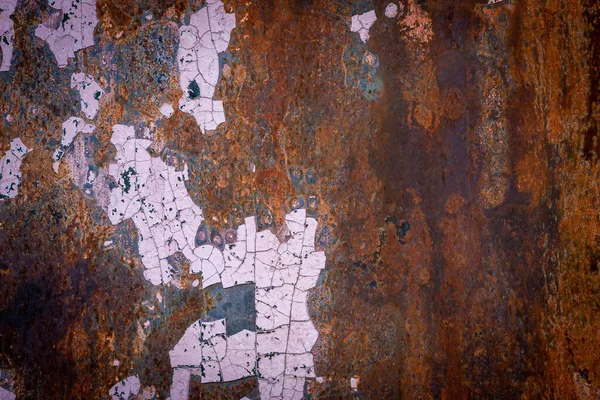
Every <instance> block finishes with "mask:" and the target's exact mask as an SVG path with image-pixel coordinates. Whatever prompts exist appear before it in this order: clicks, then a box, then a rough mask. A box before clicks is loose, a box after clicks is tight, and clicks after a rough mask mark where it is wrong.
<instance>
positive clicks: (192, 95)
mask: <svg viewBox="0 0 600 400" xmlns="http://www.w3.org/2000/svg"><path fill="white" fill-rule="evenodd" d="M233 28H235V14H233V13H226V12H225V9H224V8H223V3H222V2H221V1H220V0H208V1H207V5H206V6H205V7H203V8H201V9H200V10H199V11H198V12H196V13H194V14H192V15H191V17H190V24H189V25H184V26H182V27H180V28H179V48H178V50H177V66H178V68H179V86H180V87H181V90H182V91H183V94H184V95H183V97H182V98H181V99H180V100H179V109H180V110H181V111H183V112H186V113H188V114H191V115H192V116H194V118H195V119H196V123H197V124H198V126H199V127H200V129H202V132H204V133H206V131H209V130H214V129H216V128H217V126H218V125H219V124H221V123H222V122H225V112H224V110H223V102H222V101H219V100H214V99H213V96H214V93H215V88H216V86H217V83H218V82H219V53H222V52H224V51H225V50H226V49H227V46H228V45H229V39H230V36H231V31H232V30H233Z"/></svg>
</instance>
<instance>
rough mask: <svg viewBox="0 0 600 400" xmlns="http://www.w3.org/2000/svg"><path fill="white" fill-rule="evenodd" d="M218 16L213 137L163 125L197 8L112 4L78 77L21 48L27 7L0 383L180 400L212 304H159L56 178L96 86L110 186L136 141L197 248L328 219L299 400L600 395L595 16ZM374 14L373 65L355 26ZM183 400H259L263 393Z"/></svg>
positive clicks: (409, 1)
mask: <svg viewBox="0 0 600 400" xmlns="http://www.w3.org/2000/svg"><path fill="white" fill-rule="evenodd" d="M225 3H226V9H227V10H228V11H232V12H235V15H236V20H237V27H236V29H235V30H234V31H233V33H232V39H231V43H230V45H229V48H228V52H227V54H226V55H225V56H223V57H222V60H221V62H222V64H223V69H222V78H221V81H220V83H219V86H218V87H217V91H216V96H215V97H216V98H217V99H220V100H222V101H223V103H224V105H225V113H226V116H227V122H226V123H224V124H222V125H220V126H219V127H218V129H217V130H216V131H215V132H210V133H209V134H208V135H203V134H202V132H201V131H200V129H199V127H198V125H197V124H196V123H195V121H194V119H193V117H191V116H190V115H188V114H185V113H183V112H181V111H179V110H177V109H176V111H175V113H174V115H173V116H172V117H171V118H170V119H162V120H161V123H160V124H158V125H155V126H152V124H153V123H154V121H155V120H156V118H157V115H158V108H159V107H160V106H161V105H162V104H163V103H167V102H168V103H171V104H174V105H176V104H177V103H178V100H179V97H180V96H181V91H180V89H179V83H178V75H177V65H176V62H175V56H176V51H177V46H178V33H177V28H178V26H179V25H180V24H181V23H182V19H181V18H185V17H186V16H189V15H190V14H191V13H192V12H194V11H195V10H197V9H198V8H199V7H200V6H202V4H203V3H201V2H198V3H196V2H189V1H180V0H176V1H175V0H173V1H149V0H128V1H119V0H99V1H98V5H97V12H98V18H99V20H100V22H99V24H98V27H97V28H96V33H95V38H96V44H95V46H93V47H90V48H86V49H84V50H81V51H79V52H78V53H77V54H76V59H75V60H72V61H71V62H70V64H69V65H68V66H67V67H66V68H65V69H58V68H57V66H56V62H55V61H54V58H53V55H52V54H51V53H50V51H49V49H48V47H47V46H44V45H43V43H42V41H40V40H39V39H37V38H35V36H34V35H33V33H32V30H33V27H35V26H36V25H38V24H40V23H41V22H42V21H43V20H44V19H45V17H46V16H47V15H48V14H49V12H50V10H49V6H47V5H46V2H45V1H41V2H38V1H32V0H22V1H20V3H19V5H18V6H17V8H16V11H15V13H14V14H13V17H12V18H13V20H14V21H15V56H14V58H13V62H12V69H11V71H10V72H8V73H4V72H2V73H0V85H1V86H0V89H1V90H0V92H1V93H0V96H1V98H2V100H1V103H0V114H1V115H2V123H0V156H1V155H3V154H4V152H5V151H6V150H7V149H8V148H9V143H10V141H11V140H12V139H13V138H15V137H17V136H20V137H21V138H22V140H23V141H24V143H25V144H26V145H27V146H28V147H30V148H33V149H34V151H33V152H32V153H31V154H29V155H28V156H27V158H25V161H24V162H23V165H22V167H21V171H22V173H23V185H22V187H21V188H20V191H19V195H18V196H17V197H16V198H15V199H11V200H0V282H1V290H0V368H1V369H3V370H10V371H12V372H11V373H14V376H15V378H14V379H15V383H14V390H15V391H16V394H17V396H18V398H40V399H42V398H45V399H62V398H64V399H97V398H98V399H99V398H106V397H107V393H108V389H109V388H110V387H111V386H112V385H114V384H115V383H116V382H117V381H119V380H121V379H123V378H125V377H127V376H129V375H134V374H139V376H140V380H141V382H142V386H143V387H150V386H153V387H154V389H155V391H156V398H166V397H167V395H168V389H169V385H170V379H171V368H170V365H169V357H168V351H169V350H170V349H171V348H172V347H173V346H174V344H175V343H176V342H177V341H178V340H179V338H181V335H182V334H183V332H184V331H185V329H186V328H187V327H188V326H189V325H190V324H191V323H192V322H193V321H195V320H197V319H199V318H202V317H204V316H206V315H207V313H208V312H210V310H211V309H213V308H214V307H216V306H217V305H218V304H219V301H220V299H219V298H217V297H218V296H215V297H213V296H212V295H211V294H210V292H207V291H204V292H203V291H201V290H200V289H199V288H197V287H196V288H193V287H192V283H191V282H192V281H193V279H195V278H194V277H193V276H190V275H189V265H187V264H186V263H185V262H181V263H180V265H181V267H180V268H181V270H180V271H179V274H180V275H179V276H180V278H181V286H182V288H181V289H178V288H177V287H175V286H170V287H167V288H164V287H153V286H151V285H149V284H148V282H146V281H145V280H144V279H143V277H142V267H141V263H140V260H139V255H138V253H137V249H136V238H137V232H136V231H135V229H134V227H133V224H132V223H131V221H128V222H125V223H123V224H121V225H119V226H116V227H115V226H112V225H111V224H110V222H109V221H108V219H107V217H106V214H104V213H103V211H102V210H101V209H100V208H99V206H98V204H97V203H96V201H95V200H93V199H91V198H88V197H86V196H85V195H84V194H83V193H82V191H81V189H80V188H78V187H77V186H75V185H74V184H73V183H72V181H71V178H70V173H69V171H68V165H67V164H66V163H63V165H61V170H60V172H59V174H54V173H53V171H52V152H53V151H54V149H55V148H56V145H57V143H58V141H59V140H60V134H61V133H60V126H61V123H62V122H63V121H64V120H65V119H67V118H68V117H69V116H71V115H75V113H76V112H78V110H79V107H80V106H79V100H78V98H77V97H76V96H75V91H73V90H72V89H70V76H71V74H72V73H73V72H79V71H80V70H81V69H83V68H84V67H85V72H86V73H89V74H92V75H93V76H94V77H95V79H96V80H97V81H98V82H99V84H100V85H101V86H102V87H103V88H104V90H105V91H106V93H107V94H106V96H105V97H104V98H103V99H102V100H101V102H100V112H99V114H98V118H97V119H96V121H95V124H96V127H97V128H96V131H95V132H94V134H95V135H96V136H97V140H98V145H97V147H96V149H95V150H94V151H93V154H92V158H93V160H94V162H95V164H96V165H97V166H99V167H104V168H106V167H107V166H108V164H109V163H110V162H111V161H112V160H113V158H114V155H115V149H114V146H113V145H112V144H111V143H110V141H109V140H110V136H111V128H112V126H113V125H114V124H118V123H123V124H132V125H133V124H135V125H136V127H137V128H138V131H139V132H142V131H143V129H144V128H151V129H154V130H155V143H154V144H153V145H152V147H151V152H152V154H153V155H154V156H160V157H162V158H163V159H164V160H166V161H167V162H168V163H170V164H172V165H183V162H186V163H187V164H188V166H189V169H190V179H189V181H188V182H187V188H188V192H189V193H190V196H191V197H192V199H193V200H194V201H195V202H196V203H197V204H198V205H200V206H201V207H202V208H203V212H204V215H205V218H206V220H205V222H204V229H206V231H207V232H208V233H211V232H220V233H221V234H225V233H226V232H231V231H227V229H230V228H235V227H237V226H238V225H240V224H241V223H243V219H244V218H245V217H247V216H250V215H257V216H258V217H259V226H260V227H261V229H265V228H270V229H272V230H273V231H274V232H276V233H278V234H282V231H281V229H282V227H283V226H284V216H285V214H286V213H287V212H289V211H290V210H291V209H292V208H294V207H298V206H299V205H301V204H302V203H304V204H305V205H306V206H307V207H308V208H309V210H311V211H310V213H311V215H313V216H314V217H315V218H316V219H317V220H318V222H319V227H320V228H319V231H318V238H317V240H318V245H319V247H320V248H322V249H324V250H325V251H326V253H327V270H326V273H324V274H323V275H322V277H321V279H320V285H319V286H317V287H316V288H315V289H313V290H312V292H311V294H310V301H309V305H310V313H311V317H312V318H313V321H314V323H315V326H316V328H317V330H318V331H319V335H320V336H319V339H318V342H317V344H316V345H315V347H314V349H313V351H312V352H313V354H314V356H315V366H316V375H317V376H319V377H323V381H322V382H318V381H316V380H311V381H310V382H309V383H308V384H307V386H306V396H312V397H307V398H313V399H326V398H348V399H350V398H355V396H358V397H359V398H364V399H382V398H390V399H391V398H408V399H412V398H436V399H438V398H441V399H462V398H498V399H500V398H502V399H505V398H525V399H533V398H557V399H594V398H599V397H600V334H599V332H600V272H599V269H600V267H599V263H600V247H599V246H600V236H599V235H600V218H599V213H598V210H600V164H599V156H600V138H599V137H598V126H600V105H599V104H600V89H599V88H600V58H599V57H600V4H597V2H596V1H594V0H543V1H542V0H539V1H523V0H503V1H501V2H499V3H496V4H490V5H488V4H486V2H484V1H477V0H435V1H434V0H400V1H399V2H398V4H399V6H400V7H399V9H400V12H399V14H398V17H397V18H386V17H385V16H384V9H385V7H386V6H387V5H388V3H389V2H388V1H379V0H374V1H373V4H372V5H371V4H370V2H359V1H356V2H346V1H341V0H336V1H331V0H328V1H326V0H323V1H320V0H295V1H293V0H288V1H286V0H282V1H256V0H252V1H226V2H225ZM372 8H374V9H375V10H376V13H377V18H378V19H377V21H376V22H375V24H374V25H373V27H372V28H371V30H370V38H369V41H368V43H367V44H364V43H362V42H360V39H359V38H358V34H356V33H352V32H350V29H349V21H350V17H351V16H352V15H353V14H357V13H361V12H364V11H367V10H369V9H372ZM148 11H152V16H153V17H152V19H151V20H150V19H148V18H146V17H145V15H146V14H147V12H148ZM367 49H368V51H370V52H371V53H373V54H375V55H377V62H378V65H377V66H376V67H375V69H367V68H365V64H364V59H365V51H366V50H367ZM8 114H10V116H11V121H12V122H10V123H9V122H7V120H6V115H8ZM225 238H226V239H227V237H225ZM106 240H112V241H113V242H114V245H113V247H111V248H106V247H105V246H103V243H104V242H105V241H106ZM227 240H229V239H227ZM160 299H162V300H160ZM146 321H150V324H151V326H152V329H151V330H147V329H146V328H145V326H144V323H145V322H146ZM115 359H117V360H119V365H118V367H117V366H114V365H113V362H114V360H115ZM353 376H357V377H360V382H359V385H358V391H357V392H356V393H355V392H354V391H353V390H352V389H351V387H350V378H351V377H353ZM190 393H191V398H231V399H239V398H241V397H242V396H253V398H255V397H256V396H257V395H258V391H257V382H256V379H255V378H248V379H243V380H241V381H236V382H233V383H227V384H213V385H201V384H199V383H198V382H197V381H195V380H192V383H191V386H190Z"/></svg>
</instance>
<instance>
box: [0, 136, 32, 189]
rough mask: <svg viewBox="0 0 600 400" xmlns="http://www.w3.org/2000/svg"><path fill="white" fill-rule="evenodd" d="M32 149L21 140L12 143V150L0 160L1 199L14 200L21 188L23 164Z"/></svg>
mask: <svg viewBox="0 0 600 400" xmlns="http://www.w3.org/2000/svg"><path fill="white" fill-rule="evenodd" d="M30 151H31V149H28V148H27V146H25V145H24V144H23V142H22V141H21V139H20V138H16V139H13V140H12V141H11V142H10V150H8V151H7V152H6V154H5V155H4V157H2V159H1V160H0V199H3V198H7V197H8V198H11V199H12V198H14V197H16V196H17V194H18V193H19V187H20V186H21V163H22V162H23V158H24V157H25V155H26V154H27V153H29V152H30Z"/></svg>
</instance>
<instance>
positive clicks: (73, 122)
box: [52, 117, 96, 173]
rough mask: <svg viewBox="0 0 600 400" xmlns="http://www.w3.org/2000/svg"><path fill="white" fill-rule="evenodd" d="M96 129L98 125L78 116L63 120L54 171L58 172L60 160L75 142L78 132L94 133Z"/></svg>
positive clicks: (55, 152) (55, 155)
mask: <svg viewBox="0 0 600 400" xmlns="http://www.w3.org/2000/svg"><path fill="white" fill-rule="evenodd" d="M95 129H96V126H94V125H93V124H86V123H85V121H84V120H83V119H81V118H77V117H71V118H69V119H68V120H66V121H65V122H63V124H62V137H61V139H60V146H59V148H58V149H56V150H55V151H54V163H53V164H52V168H53V169H54V172H56V173H58V167H59V165H60V161H61V160H62V158H63V157H64V155H65V152H66V151H67V149H68V148H69V147H70V146H71V143H73V140H74V139H75V137H76V136H77V134H78V133H80V132H83V133H92V132H94V130H95Z"/></svg>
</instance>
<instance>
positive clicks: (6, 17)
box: [0, 0, 18, 72]
mask: <svg viewBox="0 0 600 400" xmlns="http://www.w3.org/2000/svg"><path fill="white" fill-rule="evenodd" d="M17 1H18V0H0V10H2V12H1V13H0V49H1V50H2V63H1V64H0V72H2V71H9V70H10V64H11V60H12V55H13V50H14V45H13V41H14V38H15V26H14V23H13V20H12V19H11V18H10V16H11V15H12V14H13V13H14V12H15V8H16V6H17Z"/></svg>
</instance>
